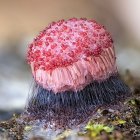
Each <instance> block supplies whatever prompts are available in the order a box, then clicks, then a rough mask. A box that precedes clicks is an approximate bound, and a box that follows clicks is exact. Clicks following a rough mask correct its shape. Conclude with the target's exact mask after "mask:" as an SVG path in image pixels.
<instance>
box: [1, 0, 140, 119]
mask: <svg viewBox="0 0 140 140" xmlns="http://www.w3.org/2000/svg"><path fill="white" fill-rule="evenodd" d="M71 17H78V18H80V17H86V18H93V19H95V20H97V21H98V22H99V23H101V24H103V25H105V26H106V28H107V29H108V30H109V31H110V33H111V34H112V36H113V39H114V43H115V48H116V55H117V65H118V68H119V71H120V73H122V74H123V73H124V72H125V70H126V69H130V71H131V73H132V74H133V75H134V76H135V77H140V74H139V71H140V0H0V120H2V119H8V118H9V117H10V116H11V115H12V113H13V112H15V111H16V112H21V110H22V109H23V108H24V106H25V103H26V99H27V97H28V93H29V90H30V87H31V83H32V76H31V71H30V68H29V66H28V65H27V64H26V60H25V58H26V50H27V45H28V43H29V42H31V41H32V39H33V37H35V36H36V35H37V34H38V32H39V31H40V30H42V29H43V28H44V27H46V26H47V25H48V24H49V23H50V22H52V21H57V20H59V19H62V18H63V19H68V18H71Z"/></svg>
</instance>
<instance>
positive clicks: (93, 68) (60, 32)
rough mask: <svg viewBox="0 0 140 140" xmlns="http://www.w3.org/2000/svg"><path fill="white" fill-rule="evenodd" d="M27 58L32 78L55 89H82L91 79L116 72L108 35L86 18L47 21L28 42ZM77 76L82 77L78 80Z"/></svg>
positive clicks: (111, 42) (111, 45) (46, 86)
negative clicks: (45, 26)
mask: <svg viewBox="0 0 140 140" xmlns="http://www.w3.org/2000/svg"><path fill="white" fill-rule="evenodd" d="M27 60H28V63H29V64H30V65H31V68H32V72H33V75H34V77H35V79H36V81H37V82H39V83H40V84H41V85H43V87H44V88H47V89H50V90H54V89H55V91H57V92H58V91H63V90H64V89H65V90H66V89H72V90H77V89H82V87H84V86H85V85H87V84H88V83H90V82H91V81H92V80H99V79H105V78H107V77H109V75H110V74H112V73H114V72H116V66H115V53H114V47H113V41H112V38H111V36H110V34H109V33H108V32H107V31H106V29H105V28H104V27H103V26H102V25H100V24H98V23H97V22H96V21H94V20H87V19H77V18H72V19H69V20H60V21H58V22H53V23H52V24H50V26H49V27H47V28H45V29H44V30H43V31H42V32H40V34H39V35H38V36H37V37H36V38H35V39H34V41H33V42H32V43H31V44H30V45H29V49H28V55H27ZM70 66H71V67H70ZM66 68H67V70H64V69H66ZM56 70H57V71H56ZM60 71H61V72H60ZM62 71H63V72H62ZM74 72H75V75H74V74H72V73H74ZM53 73H54V75H53ZM87 77H88V78H87ZM57 78H58V79H57ZM59 78H60V79H59ZM56 79H57V81H56ZM61 79H62V80H63V81H61ZM81 79H85V80H83V82H82V81H81V82H78V81H79V80H81ZM68 80H69V82H67V81H68ZM58 81H59V85H58ZM72 81H73V82H72ZM74 85H75V86H74ZM64 87H65V88H64ZM61 89H63V90H61Z"/></svg>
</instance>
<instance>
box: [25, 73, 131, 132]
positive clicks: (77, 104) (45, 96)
mask: <svg viewBox="0 0 140 140" xmlns="http://www.w3.org/2000/svg"><path fill="white" fill-rule="evenodd" d="M32 92H33V93H32V95H31V97H29V101H28V105H27V106H26V112H27V114H29V116H30V117H31V118H32V119H34V120H40V121H41V120H43V121H45V122H46V126H47V127H55V128H56V129H58V128H61V127H63V128H72V127H74V126H77V125H80V124H82V123H84V122H85V121H88V119H89V118H91V115H92V114H93V112H94V111H95V108H97V107H99V106H106V105H113V104H117V103H118V102H119V101H121V100H124V99H126V98H127V97H129V96H130V95H131V92H130V89H129V88H128V87H127V86H126V85H125V84H124V83H123V82H122V80H121V79H120V77H119V75H118V74H116V75H113V76H110V77H109V78H108V79H106V80H104V81H100V82H98V81H93V82H92V83H91V84H89V85H87V86H86V87H85V88H84V89H83V90H81V91H77V92H76V93H75V92H73V91H65V92H62V93H57V94H54V93H53V92H52V91H48V90H46V89H44V88H42V87H41V86H40V85H38V84H35V86H34V88H33V91H32Z"/></svg>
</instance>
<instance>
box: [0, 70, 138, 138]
mask: <svg viewBox="0 0 140 140" xmlns="http://www.w3.org/2000/svg"><path fill="white" fill-rule="evenodd" d="M122 79H123V80H124V81H125V82H126V83H127V84H128V85H129V87H130V88H131V90H132V96H131V97H130V98H129V99H127V100H126V101H124V102H123V103H122V105H121V108H120V109H117V110H116V109H115V107H114V108H113V107H111V108H110V107H106V108H102V107H99V108H98V109H97V113H96V116H94V118H93V119H92V120H91V121H90V122H89V123H87V124H86V126H85V127H84V128H83V129H82V130H79V131H73V130H65V131H64V132H62V133H60V134H59V135H57V136H56V137H53V138H52V139H54V140H91V139H94V140H125V139H126V140H139V139H140V80H139V79H136V78H134V77H132V76H131V73H130V72H129V71H128V70H127V71H126V74H125V75H123V76H122ZM18 117H19V116H18V115H17V114H13V117H12V118H11V119H9V120H8V121H1V122H0V140H24V135H25V133H28V132H30V130H31V129H32V126H31V125H27V124H25V123H22V124H19V123H18V121H17V120H18ZM46 139H48V138H44V137H41V136H34V134H32V137H30V138H29V140H46Z"/></svg>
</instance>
